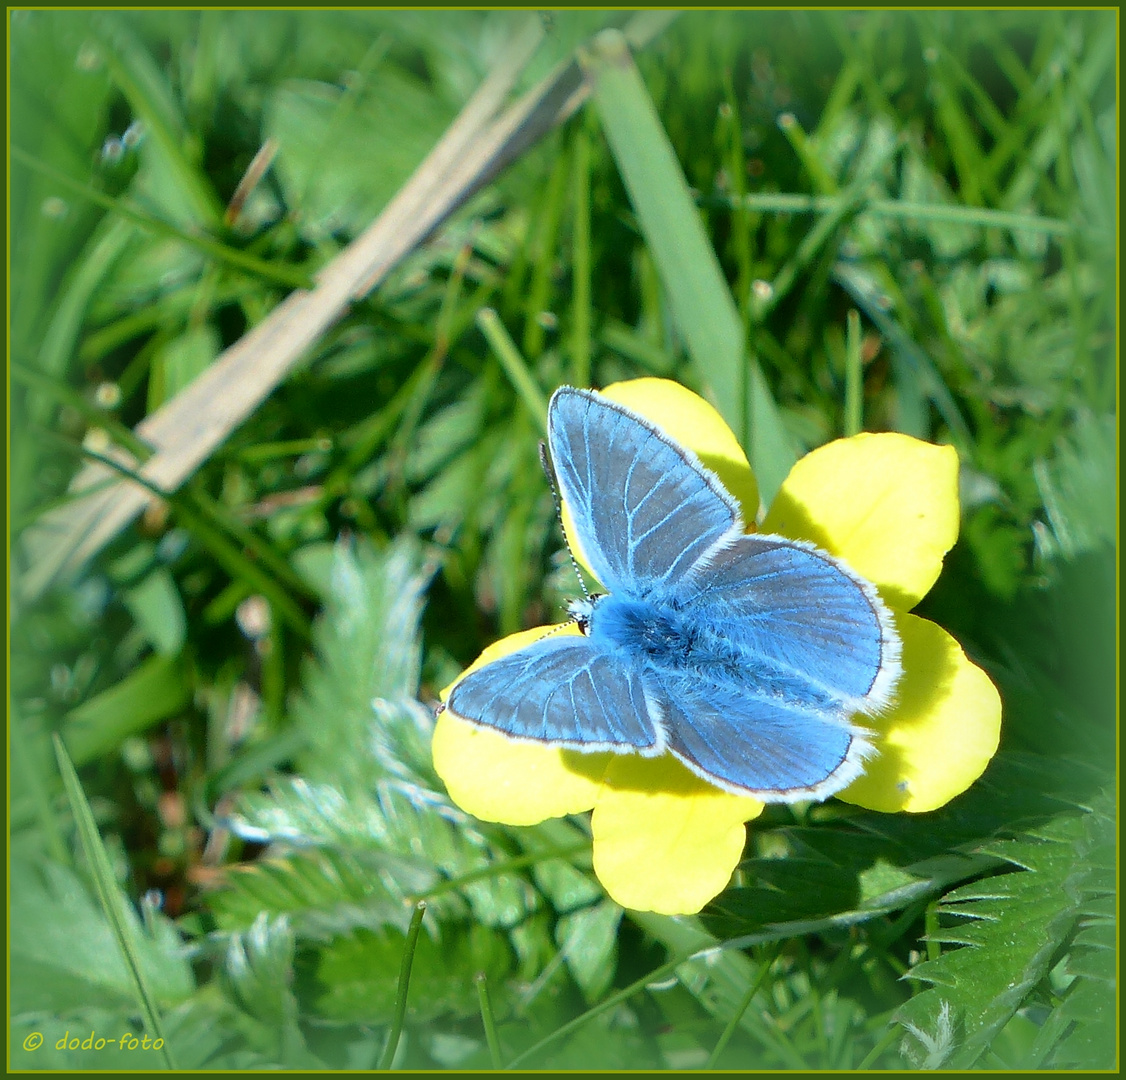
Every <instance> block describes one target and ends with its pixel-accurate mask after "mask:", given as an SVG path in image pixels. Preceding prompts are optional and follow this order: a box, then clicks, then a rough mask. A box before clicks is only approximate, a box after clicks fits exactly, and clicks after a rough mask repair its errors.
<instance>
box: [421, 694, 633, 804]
mask: <svg viewBox="0 0 1126 1080" xmlns="http://www.w3.org/2000/svg"><path fill="white" fill-rule="evenodd" d="M431 752H432V753H433V755H434V768H435V769H436V770H437V772H438V775H439V776H440V777H441V778H442V780H443V781H444V782H445V785H446V790H447V791H449V793H450V798H451V799H453V801H454V802H455V803H457V805H458V806H460V807H461V808H462V810H464V811H466V813H469V814H472V815H473V816H474V817H475V818H480V819H481V820H482V821H502V822H504V824H505V825H538V824H539V823H540V822H541V821H546V820H547V819H548V818H553V817H563V816H565V815H566V814H579V813H582V811H584V810H589V809H590V808H591V807H592V806H594V801H595V798H596V797H597V794H598V787H599V782H600V780H601V776H602V773H603V772H604V771H605V769H606V765H607V762H608V760H609V759H610V758H611V757H613V755H612V754H605V753H602V754H577V753H574V752H573V751H568V750H559V749H557V748H555V747H551V746H540V745H538V744H537V743H526V742H515V741H513V740H512V739H508V738H506V737H505V736H504V735H502V734H500V732H497V731H490V730H489V729H488V728H482V727H478V726H477V725H476V724H470V723H469V722H468V721H465V720H462V719H461V718H460V717H457V716H455V715H454V714H453V713H451V712H448V711H447V712H444V713H442V715H441V716H439V717H438V722H437V724H435V726H434V739H433V742H432V744H431Z"/></svg>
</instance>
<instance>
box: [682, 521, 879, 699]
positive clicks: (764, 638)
mask: <svg viewBox="0 0 1126 1080" xmlns="http://www.w3.org/2000/svg"><path fill="white" fill-rule="evenodd" d="M676 601H677V602H678V603H682V604H691V605H692V606H693V607H694V608H695V609H696V610H698V611H701V612H705V613H706V618H707V620H708V623H709V625H711V626H713V627H715V628H717V630H718V631H719V632H720V633H721V634H722V635H723V636H724V637H726V638H727V639H728V640H731V641H733V642H734V643H736V644H738V645H739V646H740V647H741V648H742V649H743V650H744V651H745V652H746V653H747V655H748V656H749V657H752V658H754V659H755V660H757V661H766V662H768V663H771V664H774V665H777V666H779V667H781V668H782V669H784V670H786V671H790V672H793V673H795V674H796V675H797V676H799V677H800V678H801V679H803V680H805V681H807V682H809V683H811V684H812V685H813V686H814V687H816V688H818V689H820V690H823V691H825V692H827V693H828V694H829V695H830V696H832V697H833V698H835V699H836V700H838V701H839V702H841V704H842V705H844V706H845V707H846V708H847V709H848V710H849V711H852V712H869V713H871V712H877V711H878V710H879V709H881V708H883V707H884V706H885V705H886V704H887V703H888V701H889V699H890V697H891V695H892V692H893V691H894V689H895V685H896V683H897V681H898V679H899V675H900V671H901V666H900V660H899V653H900V641H899V634H898V632H897V631H896V629H895V623H894V620H893V618H892V615H891V612H890V611H889V610H888V609H887V607H886V606H885V605H884V603H883V601H881V600H880V597H879V595H878V594H877V592H876V590H875V588H874V586H872V585H871V584H870V583H869V582H867V581H865V580H864V579H863V578H861V577H860V576H859V575H857V574H856V573H854V572H853V571H852V570H851V569H849V567H847V566H846V565H845V564H844V563H842V562H841V561H840V560H839V559H835V558H834V557H833V556H831V555H829V554H828V553H827V552H824V551H821V550H820V549H819V548H816V547H814V546H813V545H812V544H807V543H804V542H801V541H796V540H788V539H786V538H785V537H781V536H769V535H764V534H756V535H751V536H740V537H738V538H736V539H734V540H733V541H732V542H731V543H729V544H727V545H725V546H724V547H722V548H721V549H719V550H717V551H715V552H714V553H713V554H712V556H711V557H710V558H709V560H708V562H707V564H706V565H702V566H701V567H699V568H698V569H697V572H695V573H694V574H693V575H692V578H691V579H690V580H687V581H685V582H682V583H681V584H680V586H679V588H678V589H677V591H676Z"/></svg>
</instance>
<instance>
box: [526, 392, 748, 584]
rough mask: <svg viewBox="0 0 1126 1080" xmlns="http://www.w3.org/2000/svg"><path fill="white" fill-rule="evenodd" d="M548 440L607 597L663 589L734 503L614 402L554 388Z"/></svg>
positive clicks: (708, 542)
mask: <svg viewBox="0 0 1126 1080" xmlns="http://www.w3.org/2000/svg"><path fill="white" fill-rule="evenodd" d="M548 443H549V445H550V447H551V458H552V463H553V464H554V467H555V472H556V477H557V479H558V483H559V488H560V492H561V494H562V497H563V500H564V502H565V503H566V504H567V506H568V508H569V509H570V511H571V515H572V518H573V521H574V525H575V529H576V531H577V532H578V540H579V544H580V545H581V547H582V550H583V554H584V555H585V556H586V558H587V560H588V561H589V563H590V566H591V569H592V570H594V572H595V574H596V575H597V576H598V579H599V581H600V582H601V583H602V585H603V586H604V587H605V588H606V589H608V590H609V591H610V592H627V593H631V594H633V595H639V594H640V595H644V594H645V592H647V591H648V590H649V589H651V588H654V587H661V586H665V587H667V586H669V585H670V584H672V583H673V582H675V581H676V580H678V578H679V577H681V576H682V575H684V574H686V573H687V572H688V571H689V569H690V568H691V567H692V566H693V565H694V564H695V563H696V562H697V561H698V560H699V559H700V558H701V557H702V556H703V555H704V554H705V553H706V552H707V551H708V550H709V549H710V548H712V547H713V546H715V545H716V544H717V543H718V542H719V541H720V540H721V539H722V538H723V537H724V536H725V535H726V534H728V533H740V532H742V528H743V526H742V519H741V517H740V512H739V507H738V504H737V503H736V502H735V500H734V499H733V498H732V497H731V495H730V494H728V492H727V491H726V490H725V489H724V487H723V485H722V484H721V483H720V482H719V480H718V479H717V478H716V477H715V476H714V474H712V473H711V472H709V471H708V470H707V469H705V468H704V466H703V465H701V464H700V462H699V461H698V460H697V459H696V457H695V455H693V454H692V453H691V452H690V451H688V450H686V449H684V448H683V447H681V446H678V445H677V444H676V443H674V442H673V441H672V440H671V439H669V438H668V436H667V435H665V434H664V433H663V432H661V431H660V430H659V429H658V428H656V427H655V426H654V425H653V424H651V423H650V422H649V421H648V420H645V419H644V418H643V417H641V416H638V415H637V414H636V413H634V412H633V411H632V410H630V409H627V408H626V407H625V406H623V405H619V404H617V403H616V402H613V401H610V400H609V399H608V398H604V397H601V396H599V395H598V394H594V393H591V392H590V391H586V390H577V389H575V388H574V387H569V386H564V387H560V388H559V389H558V390H556V392H555V393H554V394H553V395H552V398H551V404H550V407H549V409H548Z"/></svg>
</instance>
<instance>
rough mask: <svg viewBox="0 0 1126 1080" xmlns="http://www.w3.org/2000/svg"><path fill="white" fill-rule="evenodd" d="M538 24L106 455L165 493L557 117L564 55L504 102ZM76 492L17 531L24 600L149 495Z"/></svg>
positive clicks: (71, 568)
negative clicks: (295, 282) (428, 145)
mask: <svg viewBox="0 0 1126 1080" xmlns="http://www.w3.org/2000/svg"><path fill="white" fill-rule="evenodd" d="M672 18H675V12H666V11H652V12H642V13H639V14H638V15H636V16H634V17H633V19H632V20H631V21H630V23H629V24H628V25H627V27H626V30H625V36H626V39H627V41H629V43H630V45H631V46H632V47H634V48H640V47H642V46H644V45H645V44H647V43H648V42H649V41H650V40H652V39H653V38H654V37H655V36H656V35H657V34H659V33H660V32H661V31H662V30H663V29H664V28H665V27H666V26H667V25H668V23H669V22H670V21H671V20H672ZM542 34H543V29H542V24H541V22H540V20H539V19H538V18H535V17H531V18H529V20H528V22H527V23H526V24H525V25H524V26H523V27H522V29H521V30H520V31H519V32H518V33H517V34H515V35H514V37H513V39H512V41H511V42H510V43H509V45H508V48H507V49H506V51H505V53H504V54H503V56H502V57H501V59H500V61H499V62H498V63H497V65H496V66H495V67H494V69H493V70H492V71H491V72H490V74H489V76H488V78H486V79H485V81H484V82H483V83H482V84H481V86H480V87H479V88H478V90H477V92H476V93H475V94H474V95H473V97H472V98H471V99H470V100H469V102H468V103H467V104H466V106H465V108H464V109H463V110H462V111H461V113H460V114H459V115H458V117H457V118H456V119H455V120H454V122H453V123H452V124H451V125H450V127H449V128H448V129H447V131H446V133H445V134H444V135H443V136H442V138H441V139H440V140H439V141H438V143H437V145H435V147H434V149H433V150H431V152H430V154H429V155H428V156H427V157H426V159H425V160H424V161H423V162H422V164H421V165H420V166H419V167H418V169H417V170H415V172H414V174H413V175H412V176H411V178H410V179H409V180H408V181H407V182H406V184H404V185H403V187H402V188H401V189H400V190H399V192H398V194H397V195H396V196H395V197H394V198H393V199H392V200H391V202H390V203H388V204H387V206H386V207H385V208H384V209H383V211H382V213H381V214H380V215H379V217H378V218H376V220H375V221H374V222H372V224H371V225H370V226H369V227H368V228H367V230H366V231H365V232H363V233H362V234H361V235H360V236H359V237H357V238H356V239H355V240H354V241H353V242H352V243H351V244H350V245H349V246H348V247H347V248H345V249H344V250H343V251H342V252H341V253H340V254H339V255H338V256H337V257H336V258H335V259H334V260H333V261H332V262H331V263H329V265H328V266H326V267H325V268H324V269H323V270H322V271H321V272H320V273H319V274H318V275H317V284H316V286H315V287H314V288H313V289H311V290H306V289H298V290H296V291H294V292H293V293H291V294H290V295H289V296H288V297H286V299H285V300H283V301H282V302H281V303H280V304H279V305H278V306H277V307H276V308H274V310H273V311H271V312H270V314H269V315H268V316H267V317H266V318H265V319H263V321H262V322H261V323H259V324H258V325H257V326H256V327H254V328H253V329H252V330H250V331H248V332H247V333H246V334H245V335H244V336H243V337H242V338H241V339H240V340H239V341H237V342H236V343H235V344H234V345H232V346H231V347H230V348H229V349H227V350H226V351H225V352H224V353H223V354H222V355H221V356H219V357H218V358H217V359H216V361H215V363H213V364H212V365H211V367H209V368H208V369H207V371H205V372H204V373H203V374H202V375H200V376H199V378H197V379H196V380H195V381H194V382H192V383H191V385H189V386H187V387H186V388H185V389H184V390H183V391H181V392H180V393H179V394H177V395H176V396H175V397H174V398H172V400H170V401H169V402H167V403H166V404H165V405H163V406H161V408H159V409H158V410H157V411H156V412H154V413H153V414H152V415H151V416H148V417H146V418H145V419H144V420H143V421H142V422H141V423H140V424H138V425H137V427H136V429H135V434H136V436H137V438H138V439H140V440H141V442H143V443H144V444H145V445H147V446H149V447H151V448H152V454H151V456H150V457H148V458H147V459H146V460H145V461H143V462H140V461H138V460H137V458H136V457H134V456H133V455H132V454H130V453H129V452H128V451H126V450H123V449H121V448H117V449H116V450H114V451H113V457H114V459H115V460H117V461H118V462H119V463H120V464H121V465H122V466H123V467H124V468H125V469H127V470H129V471H135V472H136V473H137V474H138V475H139V476H140V477H142V478H143V479H144V480H145V481H146V483H147V484H148V486H149V488H150V489H156V490H158V491H164V492H166V493H169V494H171V493H172V492H174V491H175V490H176V489H177V488H179V487H180V485H181V484H183V483H184V481H185V480H186V479H187V478H188V477H190V476H191V475H192V473H193V472H194V471H195V470H196V469H198V468H199V466H200V465H202V464H203V463H204V462H205V461H206V460H207V459H208V457H209V456H210V455H211V454H212V453H213V452H214V450H215V449H216V448H217V447H218V446H219V445H220V444H221V443H222V442H223V441H224V439H226V438H227V436H228V435H229V434H230V433H231V432H232V431H233V430H234V429H235V428H236V427H237V426H238V425H239V424H241V423H242V422H243V420H245V419H246V418H247V417H248V416H249V415H250V414H251V413H252V412H253V411H254V409H255V408H256V407H257V406H258V405H259V404H260V403H261V402H262V401H263V400H264V399H265V398H266V397H267V395H269V393H270V392H271V391H272V390H273V389H274V387H275V386H277V385H278V384H279V383H280V382H282V380H283V379H285V377H286V375H287V374H288V373H289V372H290V370H291V369H292V368H293V366H294V365H295V364H296V363H297V361H298V360H300V359H301V357H302V356H303V355H304V354H305V352H306V351H307V350H308V349H309V348H310V347H311V346H312V345H313V344H314V343H315V342H316V341H317V340H318V339H319V338H320V337H321V335H322V334H324V333H325V331H326V330H328V329H329V328H330V327H331V326H332V325H333V324H334V323H335V322H336V321H337V319H339V318H340V317H341V315H343V314H344V312H345V311H346V310H347V308H348V305H349V304H350V303H352V302H353V301H354V300H357V299H359V298H361V297H363V296H364V295H365V294H366V293H368V292H370V291H371V290H372V289H374V288H375V287H376V286H377V285H378V284H379V283H380V282H381V281H382V280H383V279H384V278H385V277H386V276H387V274H388V273H389V272H390V271H391V270H392V269H393V268H394V267H395V266H396V265H397V264H398V263H399V262H400V261H401V260H402V259H403V258H404V257H405V256H406V255H408V254H409V253H410V252H411V251H413V250H414V249H415V248H416V247H418V246H419V245H420V244H421V243H423V242H424V241H425V240H426V238H427V237H428V236H430V235H431V234H432V233H433V232H434V230H435V229H437V228H438V227H439V226H440V225H441V224H442V223H443V222H444V221H445V220H446V219H447V218H448V217H449V216H450V215H451V214H453V213H454V212H455V211H456V210H457V209H458V208H459V207H460V206H462V205H463V204H464V203H465V202H466V200H467V199H469V198H471V197H472V196H473V195H474V194H475V193H476V192H478V191H479V190H480V189H481V188H483V187H484V186H485V185H486V184H488V183H489V182H490V181H491V180H492V179H493V178H494V177H495V176H496V175H497V174H498V173H499V172H500V171H501V170H502V169H504V168H505V167H506V166H508V165H509V164H511V163H512V162H513V161H515V160H516V159H517V158H518V157H519V156H520V155H521V154H522V153H523V152H524V151H525V150H527V149H528V148H529V147H530V146H532V145H533V144H534V143H535V142H536V141H537V140H539V139H540V138H541V137H542V136H543V135H544V134H546V133H547V132H548V131H550V130H551V129H552V128H554V127H555V126H556V125H558V124H560V123H561V122H562V121H564V120H565V119H567V117H569V116H570V115H571V114H572V113H573V112H574V111H575V109H577V108H578V106H579V105H580V104H582V102H583V101H584V100H585V99H586V97H587V96H588V93H589V88H588V86H587V84H586V81H585V79H584V76H583V72H582V69H581V68H580V67H579V65H578V63H576V61H575V60H574V59H573V58H572V59H570V60H566V61H563V62H562V63H560V64H559V65H558V66H557V67H556V68H555V69H554V70H553V71H552V72H551V73H549V74H548V75H547V76H546V77H545V78H544V79H543V80H542V81H541V82H540V83H539V84H538V85H536V86H535V87H533V88H532V89H531V90H529V91H528V92H527V93H526V94H525V95H524V96H523V97H521V98H520V99H518V100H517V101H516V102H515V103H513V104H512V105H511V106H509V107H508V108H507V109H504V108H503V106H504V102H505V99H506V98H507V97H508V95H509V93H510V92H511V90H512V88H513V86H514V85H515V84H516V81H517V80H518V78H519V77H520V73H521V72H522V71H523V70H524V68H525V66H526V65H527V64H528V62H529V61H530V60H531V58H532V56H533V54H534V53H535V51H536V49H537V48H538V46H539V44H540V40H541V38H542ZM71 492H72V493H73V494H74V495H75V496H76V497H75V498H74V499H73V500H72V501H70V502H68V503H67V504H66V505H65V506H63V507H60V508H58V509H56V510H53V511H51V512H49V513H47V514H45V515H44V516H43V517H42V518H41V519H40V520H39V521H38V522H37V523H36V524H35V525H34V526H33V527H32V528H30V529H29V530H28V531H27V532H26V533H25V537H24V543H25V550H26V551H27V552H28V554H29V558H30V560H31V565H30V567H29V569H28V572H27V573H26V575H25V576H24V579H23V582H22V587H21V593H22V596H23V599H25V600H29V599H32V598H34V597H35V596H37V595H38V594H39V593H41V592H42V591H43V590H44V589H45V588H46V587H47V586H48V585H49V584H50V583H51V582H52V581H54V580H55V579H56V578H58V577H59V576H60V575H64V574H70V573H73V572H75V571H77V570H78V569H79V568H80V567H81V566H82V565H83V564H84V563H85V562H86V560H87V559H89V558H90V557H91V556H93V555H94V554H95V553H96V552H98V551H99V550H100V549H101V548H102V547H103V546H104V545H105V544H106V543H108V542H109V541H110V540H111V539H112V538H113V537H114V536H115V535H117V533H118V532H119V531H120V530H121V529H123V528H125V526H126V525H128V524H129V522H130V521H132V520H133V519H134V518H135V517H136V516H137V515H138V514H139V513H140V512H141V511H142V510H143V509H144V508H145V506H146V505H147V504H148V503H150V502H152V501H153V499H154V498H155V496H154V495H153V493H152V490H148V489H146V488H145V487H142V486H140V485H139V484H136V483H134V482H132V481H131V480H128V479H123V478H121V476H120V473H119V472H116V471H115V470H113V469H111V468H109V467H108V466H106V465H102V464H98V463H93V464H90V465H87V466H86V467H85V468H83V469H82V470H81V472H80V473H79V474H78V476H77V477H75V479H74V482H73V483H72V485H71Z"/></svg>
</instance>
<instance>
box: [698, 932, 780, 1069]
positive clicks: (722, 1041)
mask: <svg viewBox="0 0 1126 1080" xmlns="http://www.w3.org/2000/svg"><path fill="white" fill-rule="evenodd" d="M777 955H778V946H775V947H774V948H772V949H770V950H768V951H767V953H766V955H765V956H764V957H763V958H762V959H761V960H760V961H759V969H758V973H757V974H756V975H755V977H754V979H753V980H751V982H750V984H749V985H748V986H747V992H746V993H745V994H744V995H743V999H742V1000H741V1001H740V1002H739V1004H738V1006H737V1007H736V1009H735V1012H733V1013H732V1014H731V1019H730V1020H728V1021H727V1027H725V1028H724V1029H723V1034H722V1035H720V1037H719V1039H718V1040H717V1041H716V1044H715V1047H714V1048H713V1049H712V1052H711V1053H710V1054H709V1055H708V1060H707V1062H706V1063H705V1065H704V1069H705V1070H706V1071H707V1072H710V1071H711V1070H712V1069H714V1068H715V1067H716V1062H717V1061H719V1056H720V1054H722V1053H723V1051H724V1050H725V1049H726V1047H727V1044H728V1043H729V1042H730V1041H731V1036H732V1035H734V1034H735V1032H736V1031H737V1030H738V1029H739V1024H740V1022H741V1021H742V1019H743V1014H744V1013H745V1012H746V1011H747V1009H748V1007H749V1006H750V1004H751V1002H752V1001H753V1000H754V997H755V995H756V994H757V993H758V992H759V990H760V989H761V988H762V984H763V983H764V982H766V978H767V976H768V975H769V974H770V968H771V966H772V965H773V963H774V958H775V957H776V956H777Z"/></svg>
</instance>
